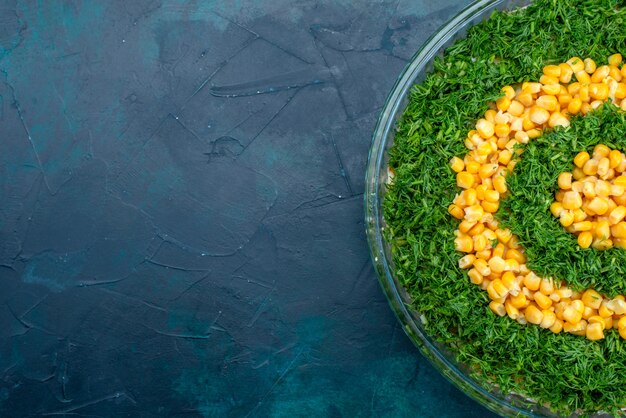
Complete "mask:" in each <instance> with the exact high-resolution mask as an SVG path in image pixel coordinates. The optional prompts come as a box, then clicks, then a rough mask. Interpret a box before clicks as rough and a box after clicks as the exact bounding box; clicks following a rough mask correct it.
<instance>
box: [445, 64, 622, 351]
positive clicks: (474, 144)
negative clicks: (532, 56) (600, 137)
mask: <svg viewBox="0 0 626 418" xmlns="http://www.w3.org/2000/svg"><path fill="white" fill-rule="evenodd" d="M607 61H608V63H607V65H600V64H598V63H596V62H594V61H593V60H591V59H585V60H582V59H580V58H578V57H573V58H571V59H569V60H567V62H564V63H560V64H558V65H548V66H546V67H544V69H543V75H542V77H541V78H540V80H539V82H524V83H522V84H521V85H520V86H504V87H503V88H502V93H503V96H502V97H501V98H500V99H498V100H497V101H496V103H495V104H494V106H493V107H492V108H491V109H489V110H488V111H487V112H485V114H484V116H483V118H481V119H479V120H478V121H477V122H476V125H475V128H474V129H473V130H471V131H470V132H469V133H468V135H467V138H466V139H465V142H464V143H465V145H466V147H467V148H468V149H469V152H468V154H467V155H466V156H465V157H464V158H459V157H454V158H452V160H451V161H450V168H451V170H452V171H453V173H454V174H455V176H456V182H457V186H458V187H459V188H460V189H461V190H462V192H460V193H459V194H458V195H457V196H456V197H455V199H454V201H453V202H452V204H450V205H449V206H448V212H449V213H450V215H451V216H452V217H454V218H456V219H459V221H460V223H459V227H458V230H457V232H456V235H455V240H454V243H455V248H456V249H457V250H458V251H459V252H461V253H463V254H464V255H463V256H462V257H461V258H460V260H459V268H461V269H464V270H466V271H467V273H468V277H469V280H470V282H471V283H473V284H476V285H478V286H480V287H481V289H483V290H485V291H486V292H487V294H488V295H489V298H490V300H491V301H490V303H489V308H490V310H491V311H492V312H493V313H494V314H495V315H498V316H502V317H503V316H508V317H509V318H511V319H513V320H516V321H518V322H519V323H522V324H527V323H528V324H534V325H539V326H540V327H542V328H544V329H547V330H550V331H551V332H553V333H560V332H563V331H564V332H569V333H572V334H574V335H580V336H585V337H586V338H588V339H589V340H598V339H602V338H604V336H605V332H606V331H607V330H610V329H612V328H616V329H617V330H618V332H619V334H620V336H621V337H622V338H626V298H624V297H623V296H618V297H615V298H612V299H609V298H607V297H605V296H603V295H601V294H600V293H598V292H597V291H595V290H593V289H588V290H585V291H584V292H580V293H579V292H574V291H573V290H572V289H570V288H568V287H567V285H566V284H565V283H561V282H558V281H554V280H553V279H548V278H541V277H539V276H538V275H537V274H535V273H534V272H532V271H531V270H530V269H529V268H528V267H527V266H526V256H525V255H524V250H523V248H521V247H520V245H519V244H518V241H519V240H518V238H517V237H516V236H515V235H513V234H512V233H511V231H509V230H506V229H502V228H500V227H499V223H498V221H497V220H496V218H495V217H494V216H493V214H495V212H496V211H497V210H498V208H499V203H500V199H502V198H504V197H505V196H506V194H507V192H508V188H507V184H506V175H507V173H509V172H510V171H511V170H513V167H514V166H515V163H516V161H517V160H516V158H517V157H518V155H519V152H520V150H519V149H517V148H516V145H518V144H526V143H528V142H529V141H530V140H532V139H534V138H537V137H538V136H539V135H541V132H542V130H543V129H546V128H554V127H558V126H560V127H567V126H569V118H570V117H571V116H572V115H576V114H583V115H584V114H586V113H588V112H589V111H591V110H593V109H595V108H597V107H598V106H600V105H601V104H602V103H603V102H604V101H607V100H611V101H612V102H613V103H614V104H615V105H616V106H618V107H620V108H622V109H624V110H626V65H624V64H623V58H622V56H621V55H620V54H613V55H611V56H610V57H609V58H608V60H607ZM620 67H621V68H620ZM574 166H575V168H574V170H573V171H572V172H571V173H562V174H561V175H559V177H558V181H557V183H558V186H559V189H560V190H559V192H557V194H556V196H555V202H554V203H552V204H551V205H550V212H551V213H552V215H553V216H555V217H556V218H558V219H559V222H560V223H561V224H562V225H563V226H564V227H566V229H567V230H568V231H569V232H571V233H573V234H575V235H577V242H578V245H579V246H580V247H581V248H584V249H585V248H593V249H596V250H603V249H607V248H610V247H611V246H619V247H621V248H626V155H624V153H622V152H621V151H620V150H613V149H610V148H609V147H608V146H606V145H603V144H600V145H598V146H596V147H595V148H594V150H593V152H592V153H591V155H590V153H589V152H586V151H582V152H579V153H578V154H577V155H576V156H575V157H574Z"/></svg>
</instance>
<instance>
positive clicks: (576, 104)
mask: <svg viewBox="0 0 626 418" xmlns="http://www.w3.org/2000/svg"><path fill="white" fill-rule="evenodd" d="M582 104H583V102H582V100H580V97H574V98H573V99H572V101H571V102H569V104H568V105H567V111H568V112H569V113H571V114H572V115H576V114H578V112H580V109H581V107H582Z"/></svg>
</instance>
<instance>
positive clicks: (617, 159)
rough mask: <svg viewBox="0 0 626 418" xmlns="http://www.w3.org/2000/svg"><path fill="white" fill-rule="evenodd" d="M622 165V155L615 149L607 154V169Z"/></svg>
mask: <svg viewBox="0 0 626 418" xmlns="http://www.w3.org/2000/svg"><path fill="white" fill-rule="evenodd" d="M621 163H622V153H621V152H620V151H618V150H616V149H614V150H611V152H609V167H610V168H616V167H618V166H619V165H620V164H621Z"/></svg>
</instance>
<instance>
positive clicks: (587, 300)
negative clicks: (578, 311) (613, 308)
mask: <svg viewBox="0 0 626 418" xmlns="http://www.w3.org/2000/svg"><path fill="white" fill-rule="evenodd" d="M580 300H582V301H583V303H584V304H585V306H588V307H590V308H591V309H599V308H600V305H601V304H602V296H600V294H599V293H598V292H596V291H595V290H593V289H587V290H585V291H584V292H583V294H582V295H581V297H580Z"/></svg>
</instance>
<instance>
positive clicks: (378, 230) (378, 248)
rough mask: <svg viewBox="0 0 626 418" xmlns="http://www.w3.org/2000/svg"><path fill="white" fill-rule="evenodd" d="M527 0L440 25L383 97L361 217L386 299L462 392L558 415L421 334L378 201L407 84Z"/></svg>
mask: <svg viewBox="0 0 626 418" xmlns="http://www.w3.org/2000/svg"><path fill="white" fill-rule="evenodd" d="M529 3H530V0H479V1H477V2H475V3H474V4H472V5H470V6H469V7H467V8H466V9H465V10H463V11H462V12H461V13H459V14H458V15H457V16H456V17H455V18H453V19H452V20H451V21H450V22H448V23H447V24H446V25H445V26H443V27H442V28H441V29H440V30H439V31H438V32H437V33H436V34H435V35H433V36H432V37H431V38H430V39H429V40H428V41H427V42H426V44H425V45H424V46H423V47H422V49H421V50H420V51H418V52H417V53H416V54H415V55H414V56H413V58H412V60H411V61H410V63H409V64H408V65H407V67H406V68H405V69H404V71H403V73H402V74H401V76H400V77H399V78H398V80H397V81H396V84H395V85H394V87H393V89H392V91H391V94H390V95H389V97H388V98H387V102H386V103H385V106H384V108H383V110H382V113H381V115H380V117H379V120H378V124H377V125H376V129H375V131H374V136H373V139H372V146H371V148H370V154H369V161H368V165H367V172H366V192H365V217H366V219H365V221H366V229H367V237H368V241H369V245H370V251H371V257H372V260H373V263H374V267H375V269H376V271H377V273H378V278H379V281H380V284H381V286H382V288H383V291H384V292H385V295H386V296H387V299H388V301H389V304H390V305H391V307H392V309H393V311H394V312H395V314H396V316H397V317H398V319H399V321H400V322H401V323H402V325H403V328H404V330H405V332H406V334H407V335H408V336H409V338H410V339H411V340H412V341H413V342H414V343H415V345H416V346H417V347H418V348H419V349H420V351H421V352H422V353H423V354H424V355H425V356H426V357H427V358H428V359H429V360H430V361H431V362H432V364H433V365H434V366H435V367H436V368H437V369H438V370H439V371H440V372H441V373H442V374H443V375H444V376H445V377H447V378H448V379H449V380H450V381H452V383H454V384H455V385H456V386H457V387H459V388H460V389H461V390H462V391H463V392H465V393H466V394H467V395H469V396H470V397H472V398H473V399H475V400H476V401H478V402H479V403H481V404H483V405H484V406H486V407H487V408H489V409H491V410H492V411H494V412H496V413H498V414H500V415H505V416H556V415H555V414H554V413H552V412H551V411H550V410H548V409H547V408H545V407H543V406H542V405H540V404H538V403H537V402H534V401H533V400H531V399H527V398H523V397H521V396H518V395H515V394H510V393H502V392H501V391H499V390H498V389H497V388H489V389H487V388H485V387H483V386H481V385H480V384H479V383H478V382H477V381H475V380H474V379H473V378H471V377H470V376H469V372H468V370H467V368H466V367H464V365H463V364H461V363H459V362H457V361H456V359H455V357H454V355H453V354H452V353H450V352H449V351H448V350H447V349H446V347H445V346H443V345H441V344H438V343H437V342H435V341H434V340H433V339H431V338H430V337H429V336H428V335H427V334H426V333H425V331H424V327H423V324H422V321H421V320H420V313H419V312H417V311H416V310H415V309H414V308H413V307H412V303H411V298H410V296H409V294H408V293H407V292H406V291H405V289H404V288H403V287H402V285H401V284H400V282H399V281H398V280H397V279H396V278H395V277H394V268H393V263H392V257H391V253H390V247H389V245H388V243H387V242H385V237H384V234H383V231H384V228H385V221H384V219H383V212H382V202H383V199H384V195H385V189H386V184H387V182H388V180H389V179H388V166H387V163H388V155H387V151H388V150H389V148H390V147H391V146H392V145H393V139H394V134H395V131H396V122H397V121H398V119H399V118H400V117H401V116H402V113H403V112H404V109H405V107H406V105H407V103H408V98H409V95H410V90H411V87H412V86H413V85H415V84H419V83H420V82H421V81H422V80H423V79H424V78H425V76H426V74H427V73H428V72H429V71H430V70H431V69H432V64H433V61H434V59H435V58H436V57H437V56H438V55H441V54H442V53H443V51H444V49H445V48H447V47H448V46H450V45H451V44H452V43H453V42H454V41H455V40H457V39H459V38H461V37H463V36H465V34H466V32H467V30H468V29H469V28H470V27H471V26H473V25H475V24H477V23H480V22H481V21H483V20H485V19H487V18H489V16H490V15H491V14H492V13H493V11H494V10H513V9H516V8H520V7H524V6H526V5H528V4H529Z"/></svg>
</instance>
